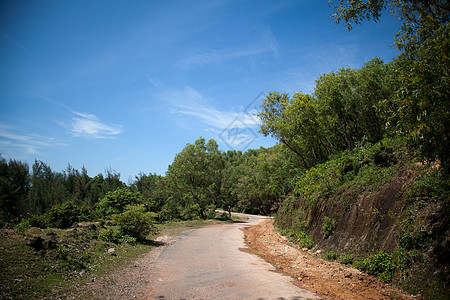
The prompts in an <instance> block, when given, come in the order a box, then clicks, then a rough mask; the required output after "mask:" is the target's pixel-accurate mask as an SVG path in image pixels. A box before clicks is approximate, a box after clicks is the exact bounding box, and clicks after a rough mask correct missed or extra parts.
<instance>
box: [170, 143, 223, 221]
mask: <svg viewBox="0 0 450 300" xmlns="http://www.w3.org/2000/svg"><path fill="white" fill-rule="evenodd" d="M224 165H225V162H224V160H223V157H222V155H221V153H220V151H219V149H218V145H217V143H216V141H215V140H213V139H211V140H209V141H208V143H205V139H204V138H199V139H198V140H196V141H195V143H194V144H188V145H186V147H185V148H184V149H183V151H181V152H180V153H178V154H177V155H176V156H175V159H174V161H173V163H172V164H171V165H170V166H169V169H168V171H167V174H166V177H167V180H168V184H169V189H170V194H171V197H172V198H176V199H177V202H178V203H183V206H184V207H185V208H188V207H191V208H192V209H193V210H195V211H196V212H197V213H198V215H199V216H200V217H201V218H202V219H205V217H206V215H205V211H206V209H207V207H208V206H209V205H211V204H215V203H218V202H219V197H220V187H221V180H222V176H221V175H222V174H221V173H222V170H223V168H224Z"/></svg>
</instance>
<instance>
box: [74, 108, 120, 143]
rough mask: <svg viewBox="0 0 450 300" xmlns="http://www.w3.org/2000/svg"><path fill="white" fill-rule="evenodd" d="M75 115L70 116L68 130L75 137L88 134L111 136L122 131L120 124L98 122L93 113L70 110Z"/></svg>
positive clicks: (99, 136)
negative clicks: (70, 121) (70, 120)
mask: <svg viewBox="0 0 450 300" xmlns="http://www.w3.org/2000/svg"><path fill="white" fill-rule="evenodd" d="M72 113H73V114H75V115H76V116H77V117H73V118H72V123H71V125H70V131H71V132H72V134H73V135H74V136H76V137H79V136H89V137H94V138H107V137H112V136H115V135H118V134H121V133H122V132H123V128H122V125H114V124H106V123H103V122H100V120H98V118H97V117H96V116H95V115H93V114H88V113H81V112H76V111H72Z"/></svg>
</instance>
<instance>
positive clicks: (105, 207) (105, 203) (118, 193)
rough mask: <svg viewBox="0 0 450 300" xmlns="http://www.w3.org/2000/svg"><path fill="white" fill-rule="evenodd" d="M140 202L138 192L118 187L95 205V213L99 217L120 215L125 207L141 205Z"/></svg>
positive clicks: (140, 198) (140, 197)
mask: <svg viewBox="0 0 450 300" xmlns="http://www.w3.org/2000/svg"><path fill="white" fill-rule="evenodd" d="M142 201H143V200H142V196H141V194H140V193H139V192H138V191H132V190H130V189H129V188H127V187H119V188H117V189H116V190H115V191H113V192H108V193H107V194H106V196H105V197H103V198H102V199H100V201H99V202H98V203H97V213H99V214H100V215H101V216H110V215H113V214H120V213H122V212H123V211H124V209H125V207H126V206H127V205H134V204H138V203H142Z"/></svg>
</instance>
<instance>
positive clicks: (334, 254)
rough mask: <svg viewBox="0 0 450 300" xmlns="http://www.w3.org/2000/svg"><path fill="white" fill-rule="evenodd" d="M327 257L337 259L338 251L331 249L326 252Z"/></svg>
mask: <svg viewBox="0 0 450 300" xmlns="http://www.w3.org/2000/svg"><path fill="white" fill-rule="evenodd" d="M325 258H326V259H328V260H336V259H337V258H338V253H337V252H336V251H330V252H327V253H325Z"/></svg>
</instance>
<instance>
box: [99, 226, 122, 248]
mask: <svg viewBox="0 0 450 300" xmlns="http://www.w3.org/2000/svg"><path fill="white" fill-rule="evenodd" d="M122 236H123V232H122V230H120V229H112V228H109V229H106V230H104V231H102V232H100V233H99V234H98V239H99V240H102V241H105V242H109V243H114V244H120V241H121V239H122Z"/></svg>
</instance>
